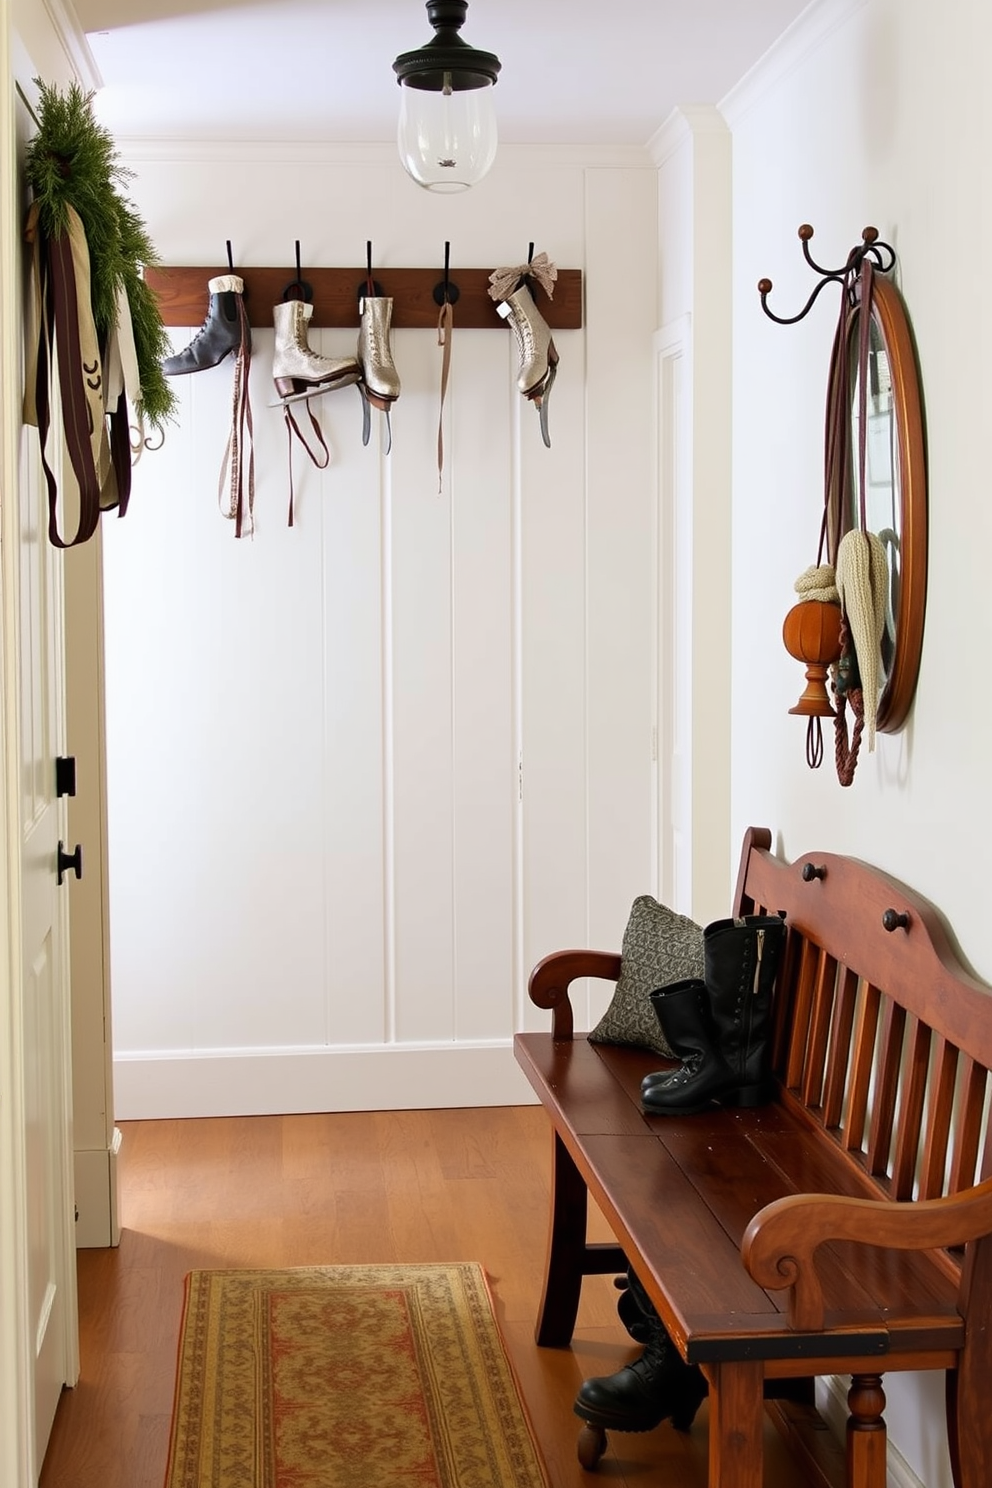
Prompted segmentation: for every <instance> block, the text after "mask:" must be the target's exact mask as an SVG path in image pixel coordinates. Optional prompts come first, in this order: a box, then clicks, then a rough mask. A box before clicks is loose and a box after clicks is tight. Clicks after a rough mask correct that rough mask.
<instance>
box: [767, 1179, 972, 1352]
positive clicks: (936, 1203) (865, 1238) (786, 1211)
mask: <svg viewBox="0 0 992 1488" xmlns="http://www.w3.org/2000/svg"><path fill="white" fill-rule="evenodd" d="M989 1234H992V1178H990V1179H988V1180H987V1181H986V1182H985V1183H980V1184H978V1185H977V1186H976V1187H975V1188H968V1189H964V1190H962V1192H961V1193H957V1194H952V1195H950V1196H949V1197H947V1198H942V1199H918V1200H915V1201H911V1202H907V1203H893V1202H890V1201H889V1200H886V1199H845V1198H841V1197H840V1196H839V1195H837V1194H790V1195H789V1196H788V1197H787V1198H784V1199H775V1200H774V1202H773V1203H771V1204H766V1205H765V1207H764V1209H762V1210H761V1211H760V1213H758V1214H756V1215H755V1216H754V1218H753V1219H752V1220H751V1222H750V1224H749V1225H748V1227H747V1229H746V1230H745V1231H744V1239H743V1240H742V1241H741V1255H742V1257H743V1260H744V1265H745V1266H746V1268H747V1270H748V1271H749V1272H750V1274H751V1276H752V1277H753V1278H754V1280H755V1281H756V1282H757V1283H758V1285H759V1286H761V1287H765V1288H766V1289H768V1290H769V1291H778V1290H781V1289H782V1288H783V1287H791V1288H792V1296H791V1297H790V1298H789V1322H790V1324H791V1326H792V1327H793V1328H801V1329H803V1330H807V1329H808V1330H811V1331H814V1332H817V1331H819V1330H820V1329H822V1327H823V1318H824V1305H823V1289H822V1287H821V1286H820V1281H819V1278H818V1276H817V1274H816V1265H815V1263H814V1253H815V1252H816V1250H817V1248H818V1247H819V1246H820V1245H823V1244H825V1243H826V1242H827V1241H830V1240H854V1241H860V1242H861V1244H863V1245H881V1246H890V1247H891V1248H893V1249H895V1250H935V1249H939V1248H943V1247H944V1246H950V1245H964V1244H966V1243H967V1242H968V1241H969V1240H978V1239H980V1238H981V1237H982V1236H984V1235H989Z"/></svg>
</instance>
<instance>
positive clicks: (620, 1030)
mask: <svg viewBox="0 0 992 1488" xmlns="http://www.w3.org/2000/svg"><path fill="white" fill-rule="evenodd" d="M702 974H703V932H702V928H701V927H700V926H699V925H697V924H696V923H695V921H693V920H690V919H688V918H687V917H686V916H685V915H680V914H676V913H675V911H674V910H673V909H668V908H667V906H666V905H664V904H659V903H658V901H657V899H652V897H651V895H650V894H642V895H641V896H640V898H638V899H635V900H634V903H633V906H632V908H631V911H630V919H629V920H628V921H627V928H626V930H625V931H624V932H623V948H622V951H621V956H620V976H619V979H618V981H617V989H616V991H615V992H614V994H613V1000H612V1002H611V1003H610V1005H609V1007H608V1008H607V1009H606V1012H605V1013H604V1014H603V1016H602V1018H601V1019H600V1020H599V1022H598V1023H597V1024H596V1027H595V1028H594V1029H593V1030H592V1032H591V1033H590V1035H589V1038H590V1039H591V1041H592V1042H593V1043H596V1044H634V1045H635V1046H636V1047H638V1048H641V1049H652V1050H653V1051H654V1052H655V1053H656V1054H661V1055H663V1056H664V1057H665V1058H667V1059H670V1058H671V1057H672V1051H671V1049H670V1048H669V1047H668V1044H667V1043H666V1042H665V1037H664V1035H663V1033H662V1031H661V1028H660V1027H659V1024H658V1019H657V1018H656V1017H655V1012H654V1008H653V1007H652V1006H651V1002H650V1000H649V999H650V995H651V993H652V992H654V991H655V990H656V989H657V988H658V987H667V986H668V985H669V984H670V983H671V982H679V981H682V980H683V978H685V977H701V976H702Z"/></svg>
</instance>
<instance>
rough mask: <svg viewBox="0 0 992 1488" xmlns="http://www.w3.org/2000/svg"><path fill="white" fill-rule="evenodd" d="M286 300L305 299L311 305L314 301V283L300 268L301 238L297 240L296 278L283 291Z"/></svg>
mask: <svg viewBox="0 0 992 1488" xmlns="http://www.w3.org/2000/svg"><path fill="white" fill-rule="evenodd" d="M282 297H283V299H284V300H305V301H306V303H307V304H308V305H309V304H311V303H312V302H313V285H312V284H311V283H310V282H309V280H307V279H304V278H303V271H302V269H301V268H300V240H299V238H297V240H296V278H295V279H291V280H290V281H289V283H288V284H287V285H286V288H285V289H284V290H283V292H282Z"/></svg>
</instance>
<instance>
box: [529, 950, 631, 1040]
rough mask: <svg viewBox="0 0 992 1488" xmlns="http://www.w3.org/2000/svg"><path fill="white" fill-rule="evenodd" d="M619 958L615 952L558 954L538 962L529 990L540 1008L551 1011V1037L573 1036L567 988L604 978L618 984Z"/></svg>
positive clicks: (570, 952)
mask: <svg viewBox="0 0 992 1488" xmlns="http://www.w3.org/2000/svg"><path fill="white" fill-rule="evenodd" d="M619 975H620V957H619V955H616V954H614V952H612V951H555V952H554V953H553V954H552V955H550V956H545V958H544V960H543V961H539V962H538V963H537V965H536V966H535V967H534V970H533V971H532V972H531V974H530V981H529V982H528V983H527V991H528V992H529V994H530V1000H531V1002H533V1003H534V1004H535V1005H536V1006H537V1007H540V1008H550V1009H551V1037H552V1038H553V1039H570V1038H571V1037H572V1004H571V1003H570V1002H569V1000H568V989H569V986H570V984H571V983H572V982H574V981H577V980H578V979H579V977H602V978H603V979H604V980H605V981H608V982H615V981H616V979H617V977H618V976H619Z"/></svg>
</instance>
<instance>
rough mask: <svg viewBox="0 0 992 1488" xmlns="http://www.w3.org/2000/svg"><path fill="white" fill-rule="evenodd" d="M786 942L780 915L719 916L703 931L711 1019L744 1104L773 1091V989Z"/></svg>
mask: <svg viewBox="0 0 992 1488" xmlns="http://www.w3.org/2000/svg"><path fill="white" fill-rule="evenodd" d="M784 945H785V921H784V920H782V919H780V918H779V917H778V915H746V916H745V917H744V918H743V919H739V920H714V922H713V924H712V925H707V927H706V929H705V930H704V931H703V955H704V962H705V971H704V973H703V974H704V976H705V979H706V992H707V995H708V997H709V1010H710V1018H711V1020H712V1024H713V1032H714V1036H715V1039H716V1042H717V1044H718V1045H719V1048H720V1053H721V1054H722V1055H723V1057H724V1059H725V1060H726V1062H727V1064H728V1065H729V1066H730V1070H731V1072H732V1074H733V1077H734V1083H735V1085H736V1096H735V1102H734V1103H735V1104H736V1105H738V1106H757V1105H761V1103H762V1102H763V1101H766V1100H767V1099H768V1097H769V1094H770V1091H769V1088H768V1085H769V1079H770V1074H771V1049H770V1045H769V1035H770V1033H771V1007H772V991H773V988H774V986H775V976H776V973H777V972H778V964H779V961H780V959H781V956H782V948H783V946H784Z"/></svg>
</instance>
